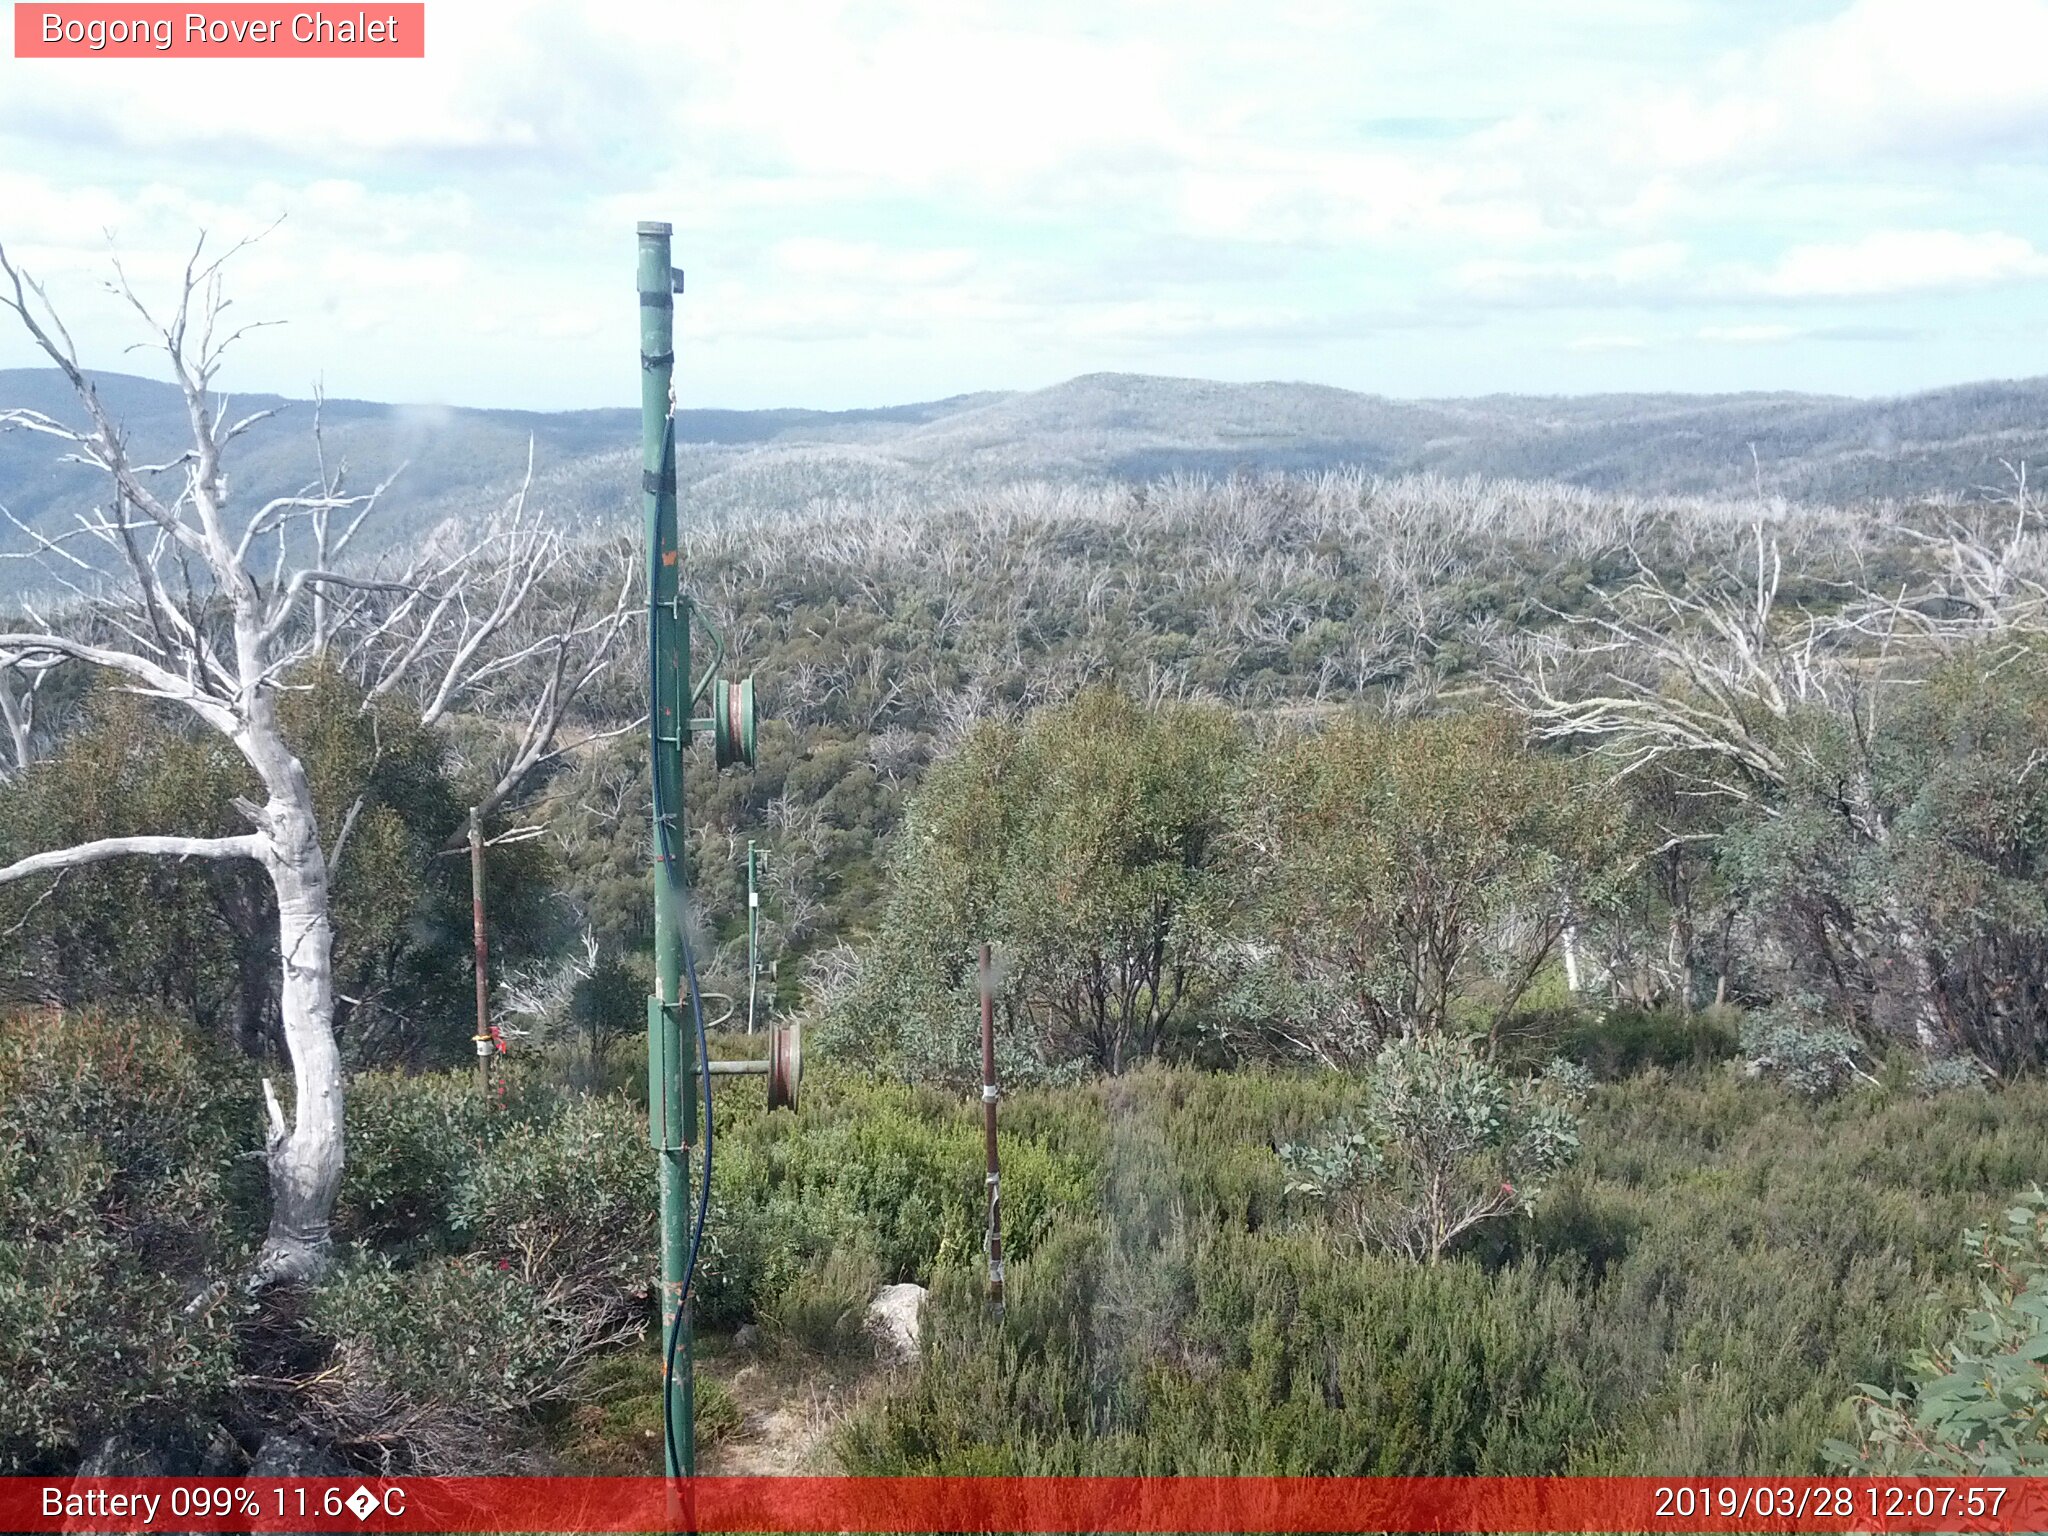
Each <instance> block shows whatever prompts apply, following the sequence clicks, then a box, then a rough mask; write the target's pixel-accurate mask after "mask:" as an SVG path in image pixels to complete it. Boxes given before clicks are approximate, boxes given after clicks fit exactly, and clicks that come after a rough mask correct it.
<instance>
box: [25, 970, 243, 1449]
mask: <svg viewBox="0 0 2048 1536" xmlns="http://www.w3.org/2000/svg"><path fill="white" fill-rule="evenodd" d="M252 1087H253V1084H252V1083H251V1081H250V1080H249V1079H248V1078H246V1077H244V1076H242V1075H240V1074H237V1073H236V1072H234V1071H233V1070H232V1068H231V1067H230V1066H228V1065H227V1064H226V1063H224V1062H220V1061H216V1060H214V1059H213V1058H211V1057H210V1056H209V1055H208V1054H207V1053H206V1052H205V1051H204V1050H203V1049H202V1048H201V1047H200V1046H199V1045H198V1044H197V1043H196V1042H195V1040H194V1039H193V1037H192V1036H191V1035H190V1034H188V1033H187V1032H186V1031H184V1030H181V1029H179V1028H177V1027H175V1026H166V1025H164V1024H163V1023H161V1022H159V1021H153V1020H140V1019H124V1018H115V1017H111V1016H108V1015H105V1014H100V1013H59V1012H56V1011H54V1010H52V1011H47V1012H42V1011H32V1010H21V1011H18V1012H14V1013H10V1014H8V1015H7V1016H6V1017H5V1019H4V1020H0V1381H5V1382H6V1383H7V1390H6V1391H5V1392H4V1393H0V1471H25V1470H29V1469H32V1468H36V1467H43V1466H48V1465H51V1464H53V1461H55V1460H57V1459H60V1458H62V1457H64V1456H67V1455H70V1454H74V1453H75V1452H76V1451H77V1450H78V1449H79V1448H80V1447H82V1446H84V1445H86V1444H87V1443H88V1442H90V1441H91V1440H93V1439H94V1438H96V1437H98V1436H101V1435H104V1434H106V1433H108V1432H110V1431H112V1430H114V1429H116V1428H121V1427H123V1426H128V1425H131V1424H132V1423H133V1422H134V1421H135V1420H137V1418H138V1417H140V1418H149V1417H172V1416H176V1417H184V1416H189V1415H195V1414H204V1413H206V1412H208V1411H209V1410H210V1409H213V1408H217V1407H218V1406H219V1404H220V1402H221V1400H222V1398H223V1395H224V1393H225V1391H226V1389H227V1386H228V1383H229V1381H230V1379H231V1377H232V1375H233V1371H234V1348H233V1340H232V1328H233V1324H234V1320H235V1316H236V1306H235V1302H234V1301H233V1300H231V1299H230V1298H231V1297H236V1296H238V1293H236V1292H234V1291H233V1290H232V1288H231V1287H230V1286H229V1285H228V1284H227V1283H226V1282H227V1281H229V1280H232V1279H233V1278H234V1271H235V1268H236V1266H237V1265H238V1263H239V1262H240V1261H241V1260H242V1259H243V1258H245V1257H246V1255H247V1253H248V1251H249V1248H250V1246H251V1244H252V1242H253V1234H254V1229H255V1213H254V1207H255V1195H256V1191H257V1188H258V1187H259V1186H258V1182H257V1179H256V1177H255V1174H256V1169H257V1165H256V1164H255V1163H254V1162H252V1161H251V1160H249V1158H248V1157H247V1154H248V1153H250V1152H252V1151H253V1150H254V1143H255V1130H256V1125H257V1119H256V1104H255V1099H254V1094H253V1092H252Z"/></svg>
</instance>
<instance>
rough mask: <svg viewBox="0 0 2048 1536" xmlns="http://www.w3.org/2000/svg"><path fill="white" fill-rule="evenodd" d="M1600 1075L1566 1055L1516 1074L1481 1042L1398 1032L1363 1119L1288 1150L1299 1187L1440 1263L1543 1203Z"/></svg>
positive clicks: (1364, 1227) (1340, 1216) (1376, 1234)
mask: <svg viewBox="0 0 2048 1536" xmlns="http://www.w3.org/2000/svg"><path fill="white" fill-rule="evenodd" d="M1587 1086H1588V1080H1587V1078H1586V1075H1585V1071H1584V1069H1583V1068H1581V1067H1577V1066H1574V1065H1572V1064H1571V1063H1569V1062H1565V1061H1562V1060H1559V1061H1555V1062H1553V1063H1552V1065H1551V1068H1550V1070H1549V1071H1548V1072H1546V1073H1545V1074H1544V1076H1543V1077H1541V1078H1537V1079H1521V1080H1516V1079H1513V1078H1510V1077H1509V1076H1508V1075H1507V1074H1506V1073H1504V1072H1502V1071H1501V1070H1500V1069H1499V1068H1498V1067H1495V1066H1494V1065H1492V1064H1491V1063H1490V1062H1488V1061H1486V1060H1484V1059H1483V1058H1482V1057H1481V1056H1480V1055H1479V1054H1478V1052H1477V1051H1476V1050H1475V1049H1474V1048H1473V1045H1472V1043H1471V1042H1470V1041H1469V1040H1464V1039H1456V1038H1451V1037H1448V1036H1442V1035H1438V1036H1426V1037H1423V1038H1420V1039H1415V1040H1396V1041H1393V1042H1390V1043H1389V1044H1388V1045H1387V1046H1386V1047H1384V1048H1383V1049H1382V1050H1381V1051H1380V1053H1379V1057H1378V1059H1377V1060H1376V1061H1375V1062H1374V1063H1373V1068H1372V1074H1371V1077H1370V1078H1369V1080H1368V1086H1367V1090H1366V1099H1365V1103H1364V1106H1363V1108H1362V1109H1361V1110H1360V1112H1359V1114H1358V1117H1357V1119H1356V1121H1355V1122H1349V1123H1342V1124H1340V1125H1339V1126H1338V1127H1337V1128H1336V1130H1335V1131H1333V1132H1331V1133H1328V1134H1326V1135H1324V1136H1322V1137H1320V1138H1318V1139H1316V1140H1314V1141H1310V1142H1307V1143H1301V1144H1289V1145H1288V1146H1285V1147H1282V1148H1281V1149H1280V1157H1281V1161H1282V1162H1284V1163H1285V1164H1286V1165H1287V1168H1288V1170H1289V1172H1290V1174H1291V1175H1292V1177H1291V1178H1290V1179H1289V1181H1288V1184H1287V1192H1288V1193H1290V1194H1305V1195H1309V1196H1311V1197H1313V1198H1314V1199H1316V1200H1319V1201H1322V1202H1324V1203H1325V1204H1326V1205H1327V1206H1328V1208H1329V1210H1330V1212H1331V1214H1332V1216H1333V1218H1334V1219H1335V1220H1337V1221H1338V1222H1340V1223H1341V1224H1342V1225H1343V1226H1344V1227H1345V1228H1346V1229H1347V1230H1348V1231H1349V1232H1350V1233H1351V1234H1352V1235H1353V1236H1354V1237H1355V1238H1357V1239H1358V1240H1359V1241H1361V1242H1363V1243H1365V1244H1366V1245H1367V1246H1369V1247H1375V1248H1381V1249H1384V1250H1386V1251H1388V1252H1391V1253H1398V1254H1403V1255H1406V1256H1407V1257H1408V1258H1411V1259H1427V1260H1428V1261H1430V1262H1431V1263H1434V1262H1436V1261H1437V1260H1439V1259H1441V1258H1442V1257H1443V1256H1444V1253H1445V1252H1446V1250H1448V1249H1449V1248H1450V1246H1451V1245H1452V1244H1453V1243H1454V1242H1456V1241H1457V1240H1458V1238H1459V1237H1460V1236H1461V1235H1462V1234H1464V1233H1465V1232H1467V1231H1468V1230H1470V1229H1472V1228H1474V1227H1476V1226H1478V1225H1480V1224H1481V1223H1483V1222H1489V1221H1497V1220H1498V1219H1500V1218H1501V1217H1503V1216H1506V1215H1509V1214H1510V1213H1512V1212H1515V1211H1528V1210H1530V1209H1532V1208H1533V1206H1534V1203H1535V1200H1536V1197H1537V1195H1538V1194H1539V1193H1541V1190H1542V1186H1543V1185H1544V1183H1545V1182H1546V1181H1548V1180H1549V1179H1550V1178H1551V1177H1552V1176H1553V1175H1555V1174H1556V1172H1557V1171H1558V1170H1559V1169H1560V1168H1562V1167H1563V1166H1564V1165H1565V1164H1566V1163H1567V1162H1569V1161H1570V1160H1571V1157H1572V1155H1573V1153H1574V1152H1576V1151H1577V1149H1578V1144H1579V1135H1578V1110H1579V1105H1580V1103H1581V1102H1582V1100H1583V1099H1584V1097H1585V1091H1586V1088H1587Z"/></svg>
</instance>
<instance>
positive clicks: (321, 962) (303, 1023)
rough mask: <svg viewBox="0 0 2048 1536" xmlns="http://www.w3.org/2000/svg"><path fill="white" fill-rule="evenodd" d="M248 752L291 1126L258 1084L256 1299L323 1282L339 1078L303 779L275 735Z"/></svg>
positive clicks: (323, 864) (315, 831) (318, 861)
mask: <svg viewBox="0 0 2048 1536" xmlns="http://www.w3.org/2000/svg"><path fill="white" fill-rule="evenodd" d="M267 702H268V701H267V700H265V701H264V704H267ZM256 713H257V714H258V716H259V718H262V717H267V716H268V714H269V710H268V709H267V708H265V707H263V705H259V707H258V709H257V711H256ZM264 723H265V724H267V723H268V722H267V719H266V720H264ZM266 737H267V739H265V738H266ZM248 746H249V756H250V757H251V760H252V761H255V762H258V763H259V764H260V765H261V766H262V769H263V775H264V778H265V779H266V780H267V781H269V784H270V790H271V796H270V801H269V803H268V804H267V805H265V806H264V807H263V810H262V812H261V815H260V820H261V821H262V822H263V823H264V830H265V832H266V833H267V834H268V835H267V837H266V839H265V848H264V853H263V865H264V868H265V870H266V871H267V872H268V873H269V875H270V884H271V888H272V890H273V891H275V893H276V895H277V920H278V942H279V951H280V954H281V956H282V961H283V977H282V981H281V986H280V990H279V1004H280V1012H281V1015H282V1019H283V1025H284V1041H285V1050H286V1052H287V1053H288V1054H289V1055H290V1057H291V1065H292V1106H291V1117H290V1120H289V1121H287V1120H286V1119H285V1117H284V1115H283V1113H282V1111H281V1109H280V1107H279V1106H278V1104H277V1102H276V1099H275V1096H274V1095H273V1094H271V1091H270V1085H269V1084H268V1083H267V1082H266V1083H265V1084H264V1092H265V1096H266V1099H267V1100H268V1106H269V1116H270V1128H269V1137H268V1146H267V1152H268V1159H269V1166H270V1232H269V1235H268V1236H267V1237H266V1238H265V1240H264V1244H263V1251H262V1253H261V1254H260V1255H259V1256H258V1258H257V1261H256V1268H255V1271H254V1273H253V1274H252V1275H251V1276H250V1281H249V1285H250V1289H252V1290H256V1289H261V1288H262V1287H264V1286H267V1285H274V1284H278V1283H280V1282H305V1281H309V1280H316V1279H318V1278H319V1277H320V1276H321V1275H322V1274H324V1273H325V1272H326V1269H327V1264H328V1259H329V1256H330V1254H331V1251H332V1240H331V1237H330V1234H329V1228H328V1222H329V1218H330V1217H331V1216H332V1214H333V1211H334V1198H335V1195H336V1193H337V1192H338V1191H339V1190H340V1188H341V1168H342V1074H341V1053H340V1051H339V1050H338V1049H337V1047H336V1045H335V1040H334V971H333V948H334V932H333V927H332V924H331V923H330V921H329V918H328V904H327V895H328V892H327V857H326V854H325V853H324V851H323V850H322V849H321V847H320V835H319V828H318V825H317V823H316V821H315V818H314V814H313V796H312V790H311V787H310V786H309V785H308V784H307V782H306V774H305V769H304V768H303V767H302V766H301V765H300V763H299V761H298V759H297V758H296V757H294V756H292V755H291V753H290V752H289V750H287V749H286V748H285V746H284V743H283V742H282V741H281V740H279V739H278V737H277V736H276V735H275V733H274V732H266V731H262V730H261V728H260V727H259V728H258V730H256V731H252V732H251V733H250V736H249V741H248Z"/></svg>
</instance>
